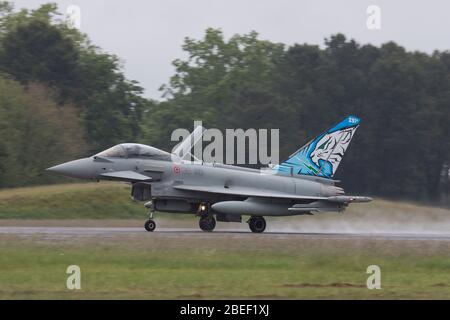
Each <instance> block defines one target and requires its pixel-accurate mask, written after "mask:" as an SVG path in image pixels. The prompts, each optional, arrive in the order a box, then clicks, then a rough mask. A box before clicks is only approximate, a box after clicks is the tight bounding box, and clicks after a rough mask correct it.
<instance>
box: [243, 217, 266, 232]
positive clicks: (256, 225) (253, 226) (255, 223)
mask: <svg viewBox="0 0 450 320" xmlns="http://www.w3.org/2000/svg"><path fill="white" fill-rule="evenodd" d="M247 222H248V226H249V227H250V230H252V232H255V233H261V232H264V230H266V220H265V219H264V218H263V217H259V216H252V217H251V218H250V219H249V220H248V221H247Z"/></svg>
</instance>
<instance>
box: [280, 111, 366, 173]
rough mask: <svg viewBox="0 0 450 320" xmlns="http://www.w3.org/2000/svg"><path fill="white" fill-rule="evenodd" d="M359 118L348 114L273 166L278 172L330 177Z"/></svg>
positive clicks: (348, 142)
mask: <svg viewBox="0 0 450 320" xmlns="http://www.w3.org/2000/svg"><path fill="white" fill-rule="evenodd" d="M359 122H360V119H359V118H358V117H355V116H348V117H347V118H345V119H344V120H343V121H341V122H340V123H338V124H337V125H335V126H334V127H332V128H330V129H329V130H327V131H326V132H324V133H322V134H321V135H319V136H318V137H317V138H315V139H313V140H311V141H310V142H308V143H307V144H306V145H304V146H303V147H301V148H300V149H299V150H298V151H296V152H295V153H294V154H292V155H291V156H290V157H289V158H288V159H287V160H286V161H284V162H283V163H281V164H280V165H278V166H276V167H274V170H277V171H278V172H280V173H291V172H293V173H295V174H304V175H313V176H319V177H324V178H332V177H333V176H334V174H335V173H336V170H337V168H338V166H339V164H340V162H341V160H342V157H343V156H344V153H345V150H347V147H348V145H349V144H350V141H351V140H352V137H353V134H354V133H355V131H356V129H357V128H358V126H359Z"/></svg>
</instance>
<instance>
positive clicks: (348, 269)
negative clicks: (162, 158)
mask: <svg viewBox="0 0 450 320" xmlns="http://www.w3.org/2000/svg"><path fill="white" fill-rule="evenodd" d="M151 237H152V235H149V237H147V238H146V239H144V241H140V240H139V241H138V240H136V239H131V238H130V239H128V240H126V241H122V240H108V239H103V240H98V239H97V240H95V244H94V242H92V243H91V244H90V245H89V240H84V241H86V242H84V243H79V242H77V241H76V240H74V241H73V242H70V241H69V242H67V241H62V243H55V242H51V241H49V242H46V241H35V240H36V239H35V240H33V239H30V240H26V241H21V242H17V241H12V240H6V241H2V242H1V244H0V253H1V254H0V265H1V272H0V298H1V299H11V298H13V299H14V298H21V299H49V298H57V299H110V298H114V299H122V298H127V299H183V298H192V299H227V298H249V299H264V298H275V299H277V298H283V299H299V298H306V299H315V298H331V299H350V298H357V299H388V298H392V299H404V298H412V299H431V298H434V299H450V273H449V272H448V270H450V255H449V250H448V248H447V249H445V248H444V249H442V248H441V249H436V248H434V249H433V248H428V250H426V252H427V254H421V253H420V252H421V251H422V250H423V248H420V249H411V248H403V249H400V250H399V249H398V248H396V249H395V250H393V251H392V250H386V249H385V248H386V246H385V243H380V242H378V244H376V243H375V244H373V245H371V246H359V245H358V246H355V245H354V244H352V243H351V242H349V243H346V244H345V245H344V246H343V245H336V244H333V243H332V242H333V241H329V242H324V241H319V242H311V241H306V243H305V244H297V245H295V246H293V245H290V244H289V243H284V245H281V246H276V245H273V244H270V245H267V244H264V243H263V242H258V241H256V242H255V243H254V245H251V246H248V247H240V246H239V245H237V244H232V245H231V248H230V243H229V241H217V240H214V241H212V243H208V242H203V244H202V243H200V242H196V241H194V242H195V243H193V244H192V245H185V244H184V245H183V246H184V247H183V248H180V242H183V241H180V240H174V239H169V240H166V241H164V242H162V241H158V242H157V243H154V242H152V238H151ZM93 241H94V240H93ZM82 242H83V241H82ZM71 264H76V265H79V266H80V268H81V286H82V289H81V290H73V291H71V290H68V289H66V279H67V275H66V273H65V271H66V268H67V266H68V265H71ZM370 264H377V265H379V266H380V267H381V272H382V289H381V290H368V289H367V288H366V279H367V277H368V275H367V274H366V268H367V266H368V265H370Z"/></svg>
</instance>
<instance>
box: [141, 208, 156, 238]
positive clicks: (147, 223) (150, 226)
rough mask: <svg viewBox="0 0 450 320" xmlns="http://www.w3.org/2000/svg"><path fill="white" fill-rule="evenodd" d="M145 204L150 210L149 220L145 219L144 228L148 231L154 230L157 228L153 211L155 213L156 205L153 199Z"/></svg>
mask: <svg viewBox="0 0 450 320" xmlns="http://www.w3.org/2000/svg"><path fill="white" fill-rule="evenodd" d="M144 206H145V207H146V208H147V209H148V210H149V211H148V220H147V221H145V224H144V228H145V230H147V231H148V232H152V231H154V230H155V228H156V222H155V221H154V220H153V213H155V207H154V205H153V202H152V201H149V202H147V203H146V204H144Z"/></svg>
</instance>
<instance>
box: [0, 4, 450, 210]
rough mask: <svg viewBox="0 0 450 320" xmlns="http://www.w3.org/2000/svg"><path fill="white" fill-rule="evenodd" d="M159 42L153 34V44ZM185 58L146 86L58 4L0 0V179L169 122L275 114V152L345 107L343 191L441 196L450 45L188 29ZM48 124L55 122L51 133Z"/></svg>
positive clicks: (299, 141)
mask: <svg viewBox="0 0 450 320" xmlns="http://www.w3.org/2000/svg"><path fill="white" fill-rule="evenodd" d="M155 50H157V48H155ZM183 50H184V51H185V52H186V53H187V57H188V58H187V59H178V60H175V61H174V62H173V65H174V67H175V73H174V75H173V76H172V77H171V78H170V80H169V82H168V83H167V84H165V85H163V86H162V87H161V94H162V97H163V98H164V99H163V100H162V101H156V100H151V99H146V98H144V97H143V96H142V93H143V89H142V88H141V87H140V86H139V84H138V83H137V82H135V81H131V80H129V79H126V77H125V76H124V75H123V71H122V69H121V67H120V63H119V59H118V58H117V57H116V56H114V55H111V54H109V53H105V52H103V51H102V50H101V49H100V48H98V47H96V46H94V45H93V44H92V43H90V41H89V39H88V38H87V36H86V35H84V34H82V33H80V32H79V31H77V30H76V29H70V28H68V27H67V26H66V25H65V23H64V22H63V21H61V20H60V19H58V15H57V7H56V5H53V4H47V5H43V6H41V7H40V8H38V9H36V10H31V11H30V10H21V11H15V10H14V8H12V7H11V5H10V4H8V3H2V4H1V6H0V122H1V123H2V125H1V128H0V159H1V160H0V186H1V187H9V186H19V185H27V184H31V183H36V184H37V183H44V182H52V180H51V179H53V178H51V177H47V176H42V168H44V167H45V166H47V165H51V164H54V163H55V162H57V161H61V160H66V159H70V158H74V157H76V156H84V155H89V154H92V153H94V152H96V151H98V150H101V149H104V148H107V147H109V146H111V145H113V144H116V143H120V142H125V141H137V142H142V143H146V144H151V145H154V146H156V147H161V148H164V149H166V150H167V149H168V150H170V149H171V147H172V144H171V143H170V135H171V132H172V131H173V130H174V129H176V128H192V124H193V121H194V120H202V121H203V123H204V125H205V126H206V127H214V128H219V129H222V130H224V129H226V128H243V129H248V128H268V129H270V128H279V129H280V158H281V159H284V158H286V157H287V156H288V155H290V154H291V153H292V152H293V151H295V150H297V149H298V148H299V147H300V146H301V145H303V144H304V143H306V142H307V141H308V140H309V139H311V138H312V137H314V136H316V135H317V134H319V133H320V132H322V131H323V130H325V129H327V128H328V127H330V125H332V124H334V123H337V122H338V121H339V120H340V119H342V118H344V117H345V116H346V115H348V114H354V115H357V116H359V117H360V118H361V119H362V122H361V127H360V129H359V130H358V131H357V134H356V136H355V137H354V140H353V142H352V144H351V145H350V147H349V150H348V152H347V153H346V155H345V157H344V159H343V161H342V164H341V167H340V168H339V170H338V173H337V176H336V178H337V179H341V180H342V181H343V186H344V187H345V188H346V189H347V190H348V191H349V192H355V193H356V192H357V193H358V194H368V195H375V196H382V197H388V198H401V199H414V200H419V201H428V202H429V201H432V202H435V203H437V202H440V203H442V202H445V201H447V202H446V203H447V205H448V203H449V202H448V195H449V169H450V139H449V135H450V72H449V71H450V53H449V52H448V51H443V52H440V51H435V52H433V53H432V54H427V53H423V52H418V51H414V52H411V51H407V50H405V49H404V48H403V47H401V46H400V45H398V44H396V43H394V42H388V43H385V44H383V45H381V46H373V45H370V44H364V45H362V44H359V43H357V42H356V41H355V40H352V39H350V40H349V39H347V38H346V37H345V36H344V35H342V34H336V35H332V36H330V37H329V38H327V39H326V40H325V42H324V44H323V45H322V46H317V45H310V44H294V45H291V46H287V45H284V44H281V43H274V42H271V41H266V40H261V39H260V38H259V36H258V34H257V33H256V32H250V33H248V34H243V35H235V36H233V37H231V38H229V39H226V38H225V37H224V35H223V33H222V31H221V30H218V29H207V30H206V32H205V35H204V37H203V38H202V39H191V38H186V39H185V41H184V44H183ZM55 133H56V134H55Z"/></svg>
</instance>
